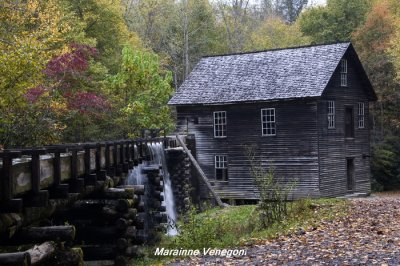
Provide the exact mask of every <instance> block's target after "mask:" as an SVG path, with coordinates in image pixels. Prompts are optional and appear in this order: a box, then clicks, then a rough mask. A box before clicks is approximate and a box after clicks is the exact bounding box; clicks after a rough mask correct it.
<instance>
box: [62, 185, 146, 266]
mask: <svg viewBox="0 0 400 266" xmlns="http://www.w3.org/2000/svg"><path fill="white" fill-rule="evenodd" d="M143 194H144V186H141V185H135V186H129V187H119V188H106V189H104V190H102V191H100V192H96V193H93V194H92V195H90V198H88V199H81V200H78V201H76V202H74V203H73V204H72V205H71V206H70V207H69V208H68V209H66V210H64V211H60V212H58V214H57V219H59V220H66V221H68V222H69V223H70V224H73V225H74V226H75V227H76V238H75V242H74V244H75V245H79V246H80V247H81V248H82V251H83V258H84V260H85V261H97V260H116V259H117V258H118V261H126V260H127V258H130V257H133V256H137V255H138V254H139V251H140V249H139V247H138V246H137V245H138V244H142V243H143V242H144V240H143V235H144V232H143V229H144V222H145V221H144V219H143V217H141V216H140V215H138V209H139V208H140V206H141V205H142V204H141V202H140V195H143ZM119 257H124V258H125V259H123V260H122V259H121V258H119Z"/></svg>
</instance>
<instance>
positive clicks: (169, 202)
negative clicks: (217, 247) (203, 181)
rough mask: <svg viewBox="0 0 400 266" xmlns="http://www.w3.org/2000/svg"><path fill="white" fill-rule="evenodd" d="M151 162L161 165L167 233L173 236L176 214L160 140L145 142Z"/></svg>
mask: <svg viewBox="0 0 400 266" xmlns="http://www.w3.org/2000/svg"><path fill="white" fill-rule="evenodd" d="M147 146H148V148H149V151H150V155H151V158H152V163H154V164H158V165H161V166H162V170H161V171H162V173H163V178H164V181H163V183H164V204H165V209H166V212H167V216H168V228H167V234H168V235H169V236H175V235H177V234H178V231H177V230H176V222H177V214H176V206H175V200H174V194H173V191H172V184H171V178H170V175H169V172H168V168H167V160H166V158H165V153H164V146H163V143H162V142H152V143H148V144H147Z"/></svg>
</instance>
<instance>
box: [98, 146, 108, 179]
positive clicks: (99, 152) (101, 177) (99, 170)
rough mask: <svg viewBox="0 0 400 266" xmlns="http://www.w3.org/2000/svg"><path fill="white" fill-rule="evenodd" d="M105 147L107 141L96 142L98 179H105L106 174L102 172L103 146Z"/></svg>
mask: <svg viewBox="0 0 400 266" xmlns="http://www.w3.org/2000/svg"><path fill="white" fill-rule="evenodd" d="M102 147H105V143H97V144H96V174H97V179H99V180H101V181H104V180H105V179H106V176H105V175H104V174H102V173H101V171H102V170H101V148H102Z"/></svg>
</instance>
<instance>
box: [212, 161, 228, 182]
mask: <svg viewBox="0 0 400 266" xmlns="http://www.w3.org/2000/svg"><path fill="white" fill-rule="evenodd" d="M215 179H216V180H222V181H226V180H228V156H226V155H215Z"/></svg>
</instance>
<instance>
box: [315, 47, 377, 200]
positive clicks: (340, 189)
mask: <svg viewBox="0 0 400 266" xmlns="http://www.w3.org/2000/svg"><path fill="white" fill-rule="evenodd" d="M346 58H348V59H349V60H348V86H347V87H341V86H340V68H338V69H337V70H336V71H335V74H334V76H333V77H332V79H331V81H330V82H329V84H328V87H327V88H326V89H325V91H324V94H323V95H322V97H321V99H320V100H319V101H318V128H319V132H318V135H319V164H320V191H321V195H322V196H339V195H344V194H347V193H350V191H348V190H347V173H346V167H347V166H346V163H347V162H346V159H347V158H354V166H355V175H354V179H355V182H354V183H355V184H354V185H355V187H354V189H353V191H352V192H360V193H369V192H370V160H369V155H370V145H369V133H370V132H369V130H370V123H369V119H368V118H369V112H368V106H369V105H368V99H367V96H366V93H365V92H364V89H363V84H362V83H361V80H360V78H359V73H358V72H357V71H356V70H357V69H356V68H355V66H354V65H353V64H352V60H350V59H351V58H350V57H349V55H346ZM330 100H331V101H335V109H336V112H335V117H336V127H335V128H334V129H328V119H327V111H328V103H327V102H328V101H330ZM358 102H363V103H364V104H365V116H364V117H365V119H364V122H365V127H364V128H363V129H359V128H358V126H357V121H358V120H357V114H358V112H357V111H358ZM346 106H352V107H353V118H354V138H345V126H344V123H345V107H346Z"/></svg>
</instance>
